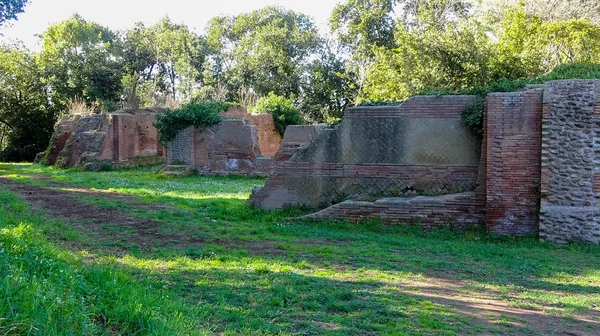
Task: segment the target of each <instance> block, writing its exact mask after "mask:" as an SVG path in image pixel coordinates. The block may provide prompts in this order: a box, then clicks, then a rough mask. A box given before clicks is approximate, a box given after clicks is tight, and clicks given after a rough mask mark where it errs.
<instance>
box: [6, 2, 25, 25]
mask: <svg viewBox="0 0 600 336" xmlns="http://www.w3.org/2000/svg"><path fill="white" fill-rule="evenodd" d="M27 3H29V0H0V27H2V26H3V25H4V24H5V23H6V21H9V20H16V19H17V14H19V13H23V11H24V8H25V5H26V4H27Z"/></svg>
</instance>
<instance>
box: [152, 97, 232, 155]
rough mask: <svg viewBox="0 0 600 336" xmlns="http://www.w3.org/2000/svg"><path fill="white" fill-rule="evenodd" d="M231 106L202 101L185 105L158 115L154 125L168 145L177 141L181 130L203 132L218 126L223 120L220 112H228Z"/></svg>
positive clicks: (217, 102) (163, 141)
mask: <svg viewBox="0 0 600 336" xmlns="http://www.w3.org/2000/svg"><path fill="white" fill-rule="evenodd" d="M230 106H231V104H230V103H226V102H222V101H200V102H191V103H188V104H185V105H183V106H182V107H180V108H178V109H175V110H167V111H166V112H165V113H163V114H161V115H158V116H157V117H156V122H155V123H154V126H155V127H156V129H157V130H158V135H159V140H160V142H161V143H162V144H163V145H166V144H167V143H168V142H169V141H171V140H173V139H175V137H176V136H177V134H178V133H179V132H180V131H181V130H183V129H185V128H187V127H189V126H194V127H196V128H198V129H200V130H203V129H205V128H207V127H210V126H213V125H216V124H218V123H220V122H221V120H222V119H223V118H221V116H220V115H219V112H221V111H227V110H228V109H229V107H230Z"/></svg>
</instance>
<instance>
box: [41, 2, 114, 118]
mask: <svg viewBox="0 0 600 336" xmlns="http://www.w3.org/2000/svg"><path fill="white" fill-rule="evenodd" d="M120 50H121V46H120V41H119V39H118V37H117V35H116V33H115V32H113V31H111V30H110V29H108V28H106V27H103V26H101V25H100V24H97V23H95V22H89V21H86V20H84V19H83V18H82V17H81V16H79V15H77V14H75V15H73V16H72V17H71V18H69V19H67V20H65V21H62V22H60V23H57V24H54V25H51V26H50V27H48V29H46V31H45V32H44V33H43V34H42V50H41V52H40V53H39V54H38V55H37V62H38V64H39V65H40V66H41V67H42V69H43V70H44V72H45V73H44V78H45V80H46V81H47V83H48V85H49V86H51V87H52V90H50V92H51V93H52V97H51V98H52V101H53V103H54V104H56V105H57V106H59V107H62V108H64V107H65V106H66V104H67V101H68V100H69V99H74V98H82V99H84V100H85V101H86V102H87V103H88V105H95V106H97V107H100V106H101V105H110V104H111V103H113V102H116V101H118V100H119V98H120V97H119V94H120V92H121V77H122V75H123V74H122V65H121V63H120V62H119V59H120V57H119V54H120Z"/></svg>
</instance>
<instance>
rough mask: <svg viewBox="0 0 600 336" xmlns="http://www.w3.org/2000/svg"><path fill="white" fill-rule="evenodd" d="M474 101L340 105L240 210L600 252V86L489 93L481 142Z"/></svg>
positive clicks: (586, 83)
mask: <svg viewBox="0 0 600 336" xmlns="http://www.w3.org/2000/svg"><path fill="white" fill-rule="evenodd" d="M473 100H474V97H471V96H441V97H433V96H431V97H429V96H427V97H414V98H411V99H409V100H407V101H406V102H404V103H403V104H402V105H400V106H396V107H362V108H352V109H349V110H348V111H347V112H346V114H345V116H344V119H343V121H342V123H341V125H340V126H339V127H338V128H336V129H327V130H325V131H323V132H322V133H321V134H319V135H318V137H317V138H316V139H315V141H314V142H313V143H312V144H311V145H310V146H308V147H306V148H304V149H301V150H299V151H298V152H297V153H296V154H295V155H294V156H293V157H292V158H291V160H290V161H289V162H284V163H282V164H281V165H280V166H278V167H277V169H276V170H275V172H274V173H273V174H272V175H271V176H270V177H269V178H268V179H267V181H266V183H265V185H264V187H262V188H258V189H256V190H255V191H254V192H253V194H252V196H251V198H250V201H249V202H250V204H251V205H252V206H254V207H257V208H262V209H281V208H283V207H285V206H309V207H313V208H322V209H323V210H321V211H318V212H316V213H314V214H312V215H309V216H307V217H308V218H316V219H346V220H350V221H360V220H366V219H381V220H382V221H383V222H384V223H413V222H414V223H419V224H420V225H423V226H428V227H431V226H439V225H452V226H460V227H464V226H471V225H475V226H485V228H486V230H487V232H490V233H496V234H506V235H539V237H540V239H542V240H546V241H551V242H557V243H571V242H586V243H594V244H599V243H600V210H599V209H600V182H599V181H600V81H599V80H564V81H553V82H548V83H546V84H545V85H543V86H542V87H539V88H527V89H525V90H523V91H520V92H506V93H492V94H490V95H488V97H487V99H486V107H485V113H484V126H485V127H484V130H485V131H484V135H483V139H482V140H483V141H482V142H480V141H479V140H478V137H474V136H473V135H472V134H470V132H469V130H468V129H466V127H465V126H464V125H463V124H462V122H461V120H460V119H461V118H460V117H461V114H462V112H463V111H464V110H465V108H466V107H467V106H469V104H471V103H472V102H473ZM480 145H481V147H480ZM479 148H481V150H479Z"/></svg>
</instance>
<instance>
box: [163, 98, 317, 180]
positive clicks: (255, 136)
mask: <svg viewBox="0 0 600 336" xmlns="http://www.w3.org/2000/svg"><path fill="white" fill-rule="evenodd" d="M220 115H221V116H222V117H224V118H225V119H224V120H223V121H221V123H220V124H218V125H215V126H213V127H209V128H207V129H205V130H202V131H200V130H199V129H197V128H195V127H188V128H186V129H185V130H183V131H181V132H180V133H179V134H178V135H177V136H176V138H175V139H174V140H173V141H171V142H170V143H169V144H168V145H167V167H166V169H165V172H166V173H167V174H169V175H180V174H185V173H186V172H190V171H197V172H198V173H201V174H218V175H227V174H236V175H251V176H268V175H269V174H271V173H272V172H273V170H274V169H275V166H276V163H277V162H279V161H285V160H287V159H289V157H291V156H292V155H293V154H294V153H295V151H296V150H298V149H300V148H303V147H306V146H308V145H309V144H310V142H312V140H313V139H314V137H315V135H316V133H317V132H318V130H320V129H321V127H320V126H293V125H292V126H288V128H287V130H286V134H285V137H284V139H283V141H282V139H281V136H280V135H279V133H277V131H276V130H275V122H274V120H273V116H271V115H270V114H259V115H251V114H249V113H247V112H246V110H244V109H243V108H239V107H232V108H231V109H229V110H228V111H224V112H221V113H220Z"/></svg>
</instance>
